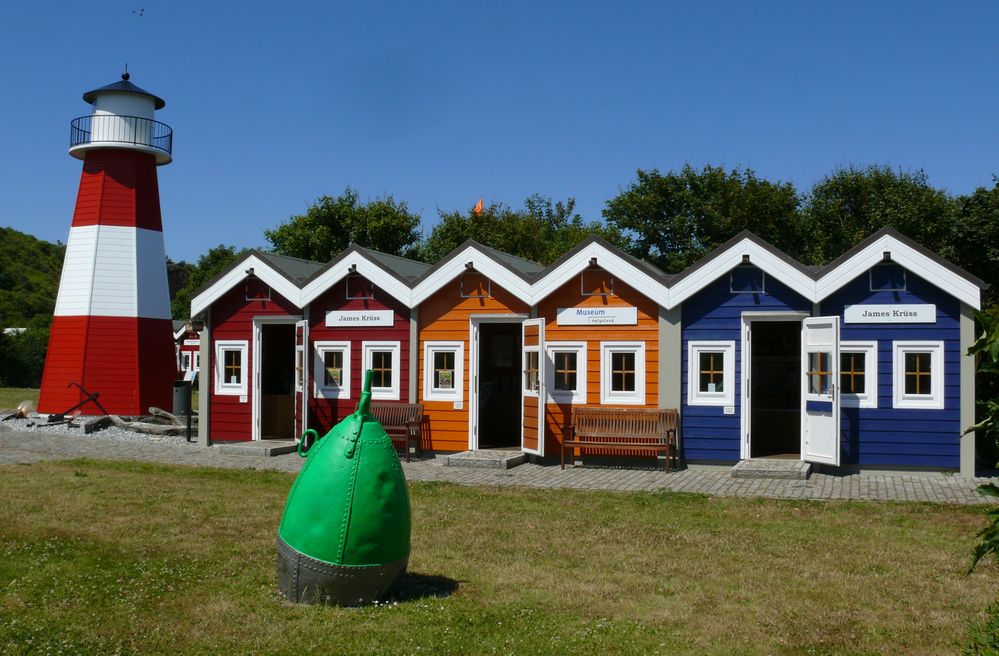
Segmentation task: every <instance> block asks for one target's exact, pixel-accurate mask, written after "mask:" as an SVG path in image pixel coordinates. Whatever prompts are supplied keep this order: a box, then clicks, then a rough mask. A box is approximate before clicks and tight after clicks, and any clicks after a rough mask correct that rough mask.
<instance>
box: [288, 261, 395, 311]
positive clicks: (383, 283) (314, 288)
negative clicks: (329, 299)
mask: <svg viewBox="0 0 999 656" xmlns="http://www.w3.org/2000/svg"><path fill="white" fill-rule="evenodd" d="M351 266H356V267H357V273H359V274H361V275H362V276H364V277H365V278H367V279H368V280H369V281H371V282H372V283H374V284H375V286H377V287H378V288H379V289H383V290H385V291H386V292H387V293H388V295H389V296H391V297H392V298H394V299H395V300H397V301H399V302H400V303H402V304H403V305H405V306H406V307H407V308H410V309H412V307H413V293H412V291H411V290H410V288H409V286H408V285H406V283H404V282H401V281H400V280H399V279H398V278H396V277H394V276H392V275H391V274H390V273H388V272H387V271H385V269H383V268H382V267H381V266H380V265H378V264H376V263H375V262H373V261H371V260H370V259H368V258H367V257H365V256H364V255H362V254H361V253H358V252H356V251H355V252H353V253H351V254H350V255H348V256H346V257H344V258H343V259H342V260H340V261H339V262H337V263H336V264H335V265H333V266H331V267H330V268H329V269H326V270H325V271H323V272H322V274H320V275H319V276H318V277H317V278H316V279H315V280H313V281H312V282H310V283H309V284H307V285H306V286H305V287H304V288H303V289H302V297H301V298H302V306H303V307H304V306H306V305H308V304H309V303H312V302H313V301H315V300H316V299H317V298H319V297H320V296H322V295H323V294H324V293H326V292H327V291H329V289H330V288H331V287H332V286H333V285H335V284H337V283H338V282H340V280H341V279H343V278H345V277H347V274H348V273H350V267H351Z"/></svg>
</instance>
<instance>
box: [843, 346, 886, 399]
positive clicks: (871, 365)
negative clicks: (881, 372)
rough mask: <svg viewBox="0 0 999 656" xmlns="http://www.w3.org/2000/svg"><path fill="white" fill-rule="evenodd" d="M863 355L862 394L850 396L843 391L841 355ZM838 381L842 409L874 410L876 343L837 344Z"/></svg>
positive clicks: (876, 381)
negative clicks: (838, 360)
mask: <svg viewBox="0 0 999 656" xmlns="http://www.w3.org/2000/svg"><path fill="white" fill-rule="evenodd" d="M844 353H847V354H848V353H863V354H864V392H863V393H862V394H852V393H849V392H845V391H843V381H842V377H843V366H842V365H843V363H842V360H843V354H844ZM839 357H840V368H839V375H840V380H838V381H836V385H837V389H839V391H840V397H839V400H840V403H841V404H842V406H843V407H844V408H876V407H878V343H877V341H863V342H856V341H841V342H840V343H839Z"/></svg>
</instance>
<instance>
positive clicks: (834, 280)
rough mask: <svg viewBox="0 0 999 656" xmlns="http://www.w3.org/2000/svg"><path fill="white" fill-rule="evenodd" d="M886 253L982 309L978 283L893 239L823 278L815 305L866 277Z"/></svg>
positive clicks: (873, 245) (874, 245) (876, 244)
mask: <svg viewBox="0 0 999 656" xmlns="http://www.w3.org/2000/svg"><path fill="white" fill-rule="evenodd" d="M885 251H889V252H890V253H891V261H892V262H894V263H895V264H898V265H900V266H901V267H902V268H904V269H906V270H908V271H911V272H912V273H914V274H916V275H917V276H919V277H920V278H922V279H924V280H926V281H927V282H928V283H930V284H931V285H933V286H935V287H937V288H939V289H940V290H941V291H943V292H946V293H947V294H949V295H951V296H953V297H954V298H956V299H958V300H960V301H961V302H962V303H966V304H968V305H970V306H971V307H973V308H974V309H976V310H979V309H981V304H982V300H981V290H980V289H979V288H978V286H977V285H975V283H973V282H971V281H970V280H967V279H965V278H964V277H962V276H959V275H958V274H956V273H954V272H953V271H951V270H950V269H948V268H947V267H945V266H943V265H941V264H940V263H939V262H935V261H934V260H932V259H931V258H928V257H926V256H925V255H923V254H922V253H920V252H919V251H917V250H916V249H914V248H912V247H911V246H909V245H907V244H905V243H904V242H902V241H899V240H898V239H896V238H895V237H892V236H891V235H884V236H883V237H881V238H880V239H877V240H876V241H874V242H872V243H870V244H868V245H867V246H866V247H865V248H864V249H862V250H861V251H859V252H857V253H856V254H854V255H853V256H852V257H851V258H849V259H848V260H846V261H844V262H843V263H842V264H840V265H839V266H837V267H836V268H835V269H833V270H832V271H830V272H828V273H827V274H826V275H824V276H822V277H821V278H820V279H819V280H818V281H817V282H816V283H815V302H818V301H821V300H822V299H824V298H826V297H828V296H829V295H831V294H833V293H834V292H836V291H837V290H839V289H841V288H842V287H843V286H844V285H846V284H848V283H849V282H850V281H852V280H854V279H855V278H856V277H857V276H860V275H863V274H864V273H866V272H867V270H868V269H870V268H871V267H872V266H874V265H876V264H878V263H880V262H881V261H882V258H883V256H884V252H885Z"/></svg>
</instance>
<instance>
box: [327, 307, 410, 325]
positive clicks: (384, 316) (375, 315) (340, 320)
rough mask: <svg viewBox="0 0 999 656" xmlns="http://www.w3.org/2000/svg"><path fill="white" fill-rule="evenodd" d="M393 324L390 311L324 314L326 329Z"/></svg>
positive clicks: (331, 311) (392, 313) (342, 311)
mask: <svg viewBox="0 0 999 656" xmlns="http://www.w3.org/2000/svg"><path fill="white" fill-rule="evenodd" d="M394 322H395V313H394V312H393V311H392V310H330V311H329V312H327V313H326V326H327V327H328V328H351V327H353V326H391V325H392V324H393V323H394Z"/></svg>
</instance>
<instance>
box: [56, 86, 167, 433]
mask: <svg viewBox="0 0 999 656" xmlns="http://www.w3.org/2000/svg"><path fill="white" fill-rule="evenodd" d="M121 77H122V79H121V81H120V82H115V83H114V84H109V85H108V86H105V87H101V88H100V89H95V90H93V91H88V92H87V93H85V94H83V99H84V100H85V101H86V102H88V103H91V104H92V105H93V112H92V113H91V114H90V115H89V116H83V117H80V118H78V119H75V120H74V121H73V122H72V125H71V135H70V146H69V154H70V155H72V156H73V157H76V158H78V159H82V160H83V175H82V177H81V178H80V188H79V191H78V192H77V196H76V209H75V211H74V212H73V224H72V227H71V228H70V230H69V240H68V241H67V242H66V259H65V261H64V262H63V267H62V279H61V280H60V282H59V296H58V298H57V300H56V307H55V315H54V316H53V319H52V332H51V335H50V337H49V349H48V354H47V356H46V358H45V372H44V374H43V375H42V388H41V395H40V398H39V400H38V410H39V411H40V412H47V413H59V412H64V411H66V410H68V409H69V408H70V407H72V406H74V405H76V404H77V403H80V402H81V401H83V400H84V399H85V398H86V397H85V396H84V395H83V392H82V391H81V390H80V389H79V387H82V388H84V389H86V390H87V391H88V392H89V393H91V394H94V393H99V394H100V397H99V401H100V404H101V405H102V406H103V407H104V408H106V409H107V411H108V412H110V413H112V414H119V415H139V414H145V413H146V412H147V408H148V407H149V406H151V405H154V406H158V407H161V408H165V407H169V404H170V402H171V398H172V397H171V395H172V381H173V379H174V376H175V373H176V372H175V369H176V366H175V363H174V350H173V329H172V325H171V321H170V319H171V317H170V292H169V289H168V287H167V274H166V253H165V251H164V248H163V225H162V220H161V217H160V199H159V189H158V187H157V181H156V167H157V166H161V165H163V164H169V163H170V161H171V159H172V156H171V152H172V142H173V131H172V130H171V129H170V127H169V126H168V125H165V124H163V123H159V122H158V121H155V120H153V117H154V114H155V111H156V110H157V109H162V108H163V106H164V105H165V104H166V103H165V102H164V101H163V100H162V99H161V98H158V97H156V96H154V95H153V94H151V93H149V92H147V91H144V90H142V89H140V88H139V87H137V86H135V85H134V84H132V83H131V82H129V81H128V77H129V76H128V73H127V72H126V73H125V74H124V75H122V76H121ZM78 386H79V387H78ZM80 410H82V411H83V412H84V414H101V412H100V409H99V408H98V407H97V406H96V405H95V404H93V403H86V404H84V405H83V406H82V407H81V408H80Z"/></svg>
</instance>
